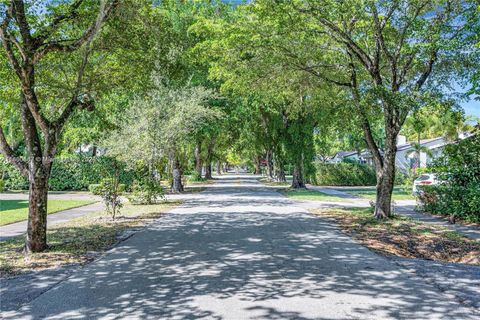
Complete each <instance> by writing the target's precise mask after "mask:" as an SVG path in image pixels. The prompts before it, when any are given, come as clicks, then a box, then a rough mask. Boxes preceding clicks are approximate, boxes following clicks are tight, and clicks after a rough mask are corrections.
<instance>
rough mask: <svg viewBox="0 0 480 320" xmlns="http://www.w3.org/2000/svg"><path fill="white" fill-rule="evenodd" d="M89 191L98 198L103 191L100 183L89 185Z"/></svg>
mask: <svg viewBox="0 0 480 320" xmlns="http://www.w3.org/2000/svg"><path fill="white" fill-rule="evenodd" d="M88 191H90V192H91V193H93V194H94V195H97V196H99V195H100V193H101V192H102V190H101V189H100V184H99V183H95V184H89V185H88Z"/></svg>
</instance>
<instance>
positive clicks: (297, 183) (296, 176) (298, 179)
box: [291, 155, 306, 189]
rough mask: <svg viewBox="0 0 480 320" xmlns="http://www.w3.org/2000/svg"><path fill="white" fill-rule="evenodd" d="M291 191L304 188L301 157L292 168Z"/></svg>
mask: <svg viewBox="0 0 480 320" xmlns="http://www.w3.org/2000/svg"><path fill="white" fill-rule="evenodd" d="M291 188H292V189H300V188H306V186H305V178H304V176H303V155H301V156H300V157H297V161H296V162H295V166H294V167H293V180H292V186H291Z"/></svg>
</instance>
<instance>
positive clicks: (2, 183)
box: [0, 179, 5, 192]
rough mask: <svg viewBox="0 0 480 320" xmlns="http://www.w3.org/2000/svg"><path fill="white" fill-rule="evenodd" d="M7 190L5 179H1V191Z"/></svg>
mask: <svg viewBox="0 0 480 320" xmlns="http://www.w3.org/2000/svg"><path fill="white" fill-rule="evenodd" d="M3 191H5V181H3V179H0V192H3Z"/></svg>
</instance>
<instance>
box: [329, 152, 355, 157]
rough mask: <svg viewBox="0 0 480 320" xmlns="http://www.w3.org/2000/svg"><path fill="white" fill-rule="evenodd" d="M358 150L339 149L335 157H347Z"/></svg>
mask: <svg viewBox="0 0 480 320" xmlns="http://www.w3.org/2000/svg"><path fill="white" fill-rule="evenodd" d="M356 153H357V151H339V152H337V153H336V154H335V156H334V158H335V157H338V158H345V157H349V156H352V155H354V154H356Z"/></svg>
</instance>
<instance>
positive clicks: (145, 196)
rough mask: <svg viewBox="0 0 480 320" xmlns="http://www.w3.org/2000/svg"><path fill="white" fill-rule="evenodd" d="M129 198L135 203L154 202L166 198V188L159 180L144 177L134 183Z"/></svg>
mask: <svg viewBox="0 0 480 320" xmlns="http://www.w3.org/2000/svg"><path fill="white" fill-rule="evenodd" d="M127 198H128V200H129V201H130V202H131V203H133V204H154V203H156V202H157V200H158V199H159V198H160V199H163V198H164V190H163V187H162V186H161V185H160V182H159V181H154V179H144V180H142V181H140V182H138V181H136V182H135V183H134V184H133V186H132V194H130V195H129V196H127Z"/></svg>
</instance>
